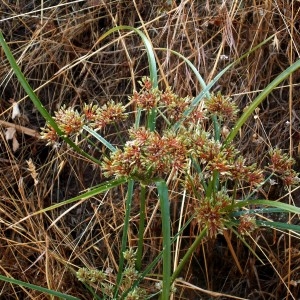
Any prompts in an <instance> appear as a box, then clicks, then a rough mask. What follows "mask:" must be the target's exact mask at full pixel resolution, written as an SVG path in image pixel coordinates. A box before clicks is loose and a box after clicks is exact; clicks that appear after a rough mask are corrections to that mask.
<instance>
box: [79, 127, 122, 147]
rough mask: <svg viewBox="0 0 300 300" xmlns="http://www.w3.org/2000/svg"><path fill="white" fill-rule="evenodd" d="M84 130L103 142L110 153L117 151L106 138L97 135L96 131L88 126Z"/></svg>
mask: <svg viewBox="0 0 300 300" xmlns="http://www.w3.org/2000/svg"><path fill="white" fill-rule="evenodd" d="M83 129H84V130H86V131H87V132H88V133H90V134H91V135H92V136H94V137H95V138H96V139H97V140H98V141H99V142H101V143H102V144H103V145H104V146H105V147H106V148H108V149H109V150H110V151H112V152H114V151H116V148H115V147H114V146H113V145H112V144H111V143H110V142H108V141H107V140H106V139H105V138H104V137H102V136H101V135H100V134H99V133H97V132H96V131H95V130H93V129H91V128H89V127H88V126H86V125H84V126H83Z"/></svg>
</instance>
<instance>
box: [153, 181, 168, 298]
mask: <svg viewBox="0 0 300 300" xmlns="http://www.w3.org/2000/svg"><path fill="white" fill-rule="evenodd" d="M155 183H156V186H157V191H158V195H159V200H160V209H161V219H162V235H163V289H162V293H161V295H160V299H162V300H167V299H169V296H170V288H171V227H170V202H169V196H168V187H167V184H166V182H165V181H163V180H158V181H156V182H155Z"/></svg>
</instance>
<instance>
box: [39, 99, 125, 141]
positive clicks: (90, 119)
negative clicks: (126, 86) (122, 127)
mask: <svg viewBox="0 0 300 300" xmlns="http://www.w3.org/2000/svg"><path fill="white" fill-rule="evenodd" d="M125 118H126V114H125V107H124V106H122V104H120V103H115V102H114V101H109V102H108V103H106V104H104V105H103V106H99V105H95V104H84V106H83V109H82V112H81V113H80V112H79V111H78V110H76V109H74V108H72V107H68V108H66V107H65V106H62V107H61V108H60V109H59V110H58V111H56V112H55V115H54V117H53V119H54V121H55V122H56V124H57V126H58V127H59V129H60V130H61V131H62V132H63V134H64V135H65V136H67V137H72V136H74V135H75V136H77V135H78V134H80V133H81V131H82V129H83V126H84V125H87V126H89V127H90V128H92V129H94V130H101V129H103V128H104V127H105V126H107V125H109V124H112V123H115V122H117V121H121V120H124V119H125ZM41 138H42V139H45V140H46V141H47V142H48V144H56V143H57V142H58V141H59V136H58V134H57V132H56V131H55V130H54V129H53V127H52V126H51V125H50V124H49V123H47V124H46V126H45V127H44V128H42V132H41Z"/></svg>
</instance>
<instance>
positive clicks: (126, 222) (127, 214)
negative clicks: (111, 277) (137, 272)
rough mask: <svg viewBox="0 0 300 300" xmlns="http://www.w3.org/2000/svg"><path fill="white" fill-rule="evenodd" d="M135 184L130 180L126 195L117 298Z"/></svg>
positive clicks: (115, 296)
mask: <svg viewBox="0 0 300 300" xmlns="http://www.w3.org/2000/svg"><path fill="white" fill-rule="evenodd" d="M133 185H134V181H133V180H132V179H130V180H129V181H128V190H127V197H126V204H125V220H124V227H123V236H122V245H121V251H120V261H119V270H118V275H117V281H116V285H115V289H114V298H117V296H118V290H119V286H120V285H121V281H122V278H123V269H124V252H125V251H126V246H127V233H128V228H129V219H130V211H131V204H132V196H133Z"/></svg>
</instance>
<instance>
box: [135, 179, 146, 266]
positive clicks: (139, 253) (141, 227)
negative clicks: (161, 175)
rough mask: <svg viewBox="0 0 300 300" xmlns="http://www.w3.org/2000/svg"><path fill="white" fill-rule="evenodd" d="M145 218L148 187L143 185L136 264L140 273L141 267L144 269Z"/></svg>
mask: <svg viewBox="0 0 300 300" xmlns="http://www.w3.org/2000/svg"><path fill="white" fill-rule="evenodd" d="M145 218H146V187H145V186H144V185H142V184H141V196H140V224H139V235H138V248H137V253H136V264H135V268H136V270H137V271H140V270H141V267H142V255H143V245H144V231H145Z"/></svg>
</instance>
